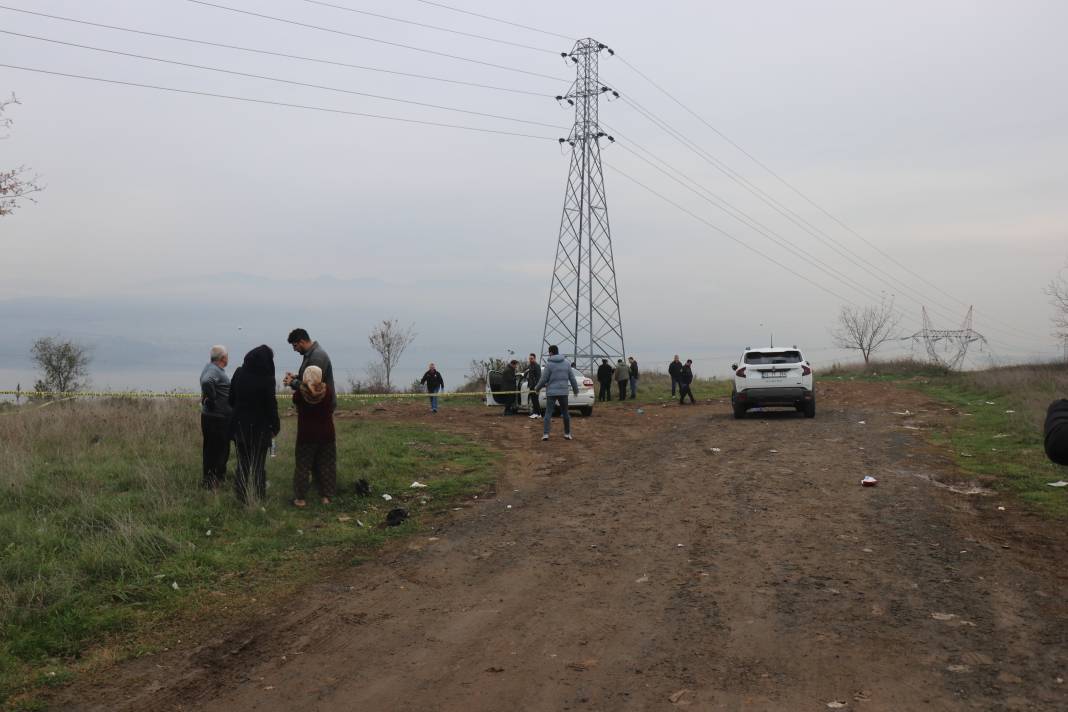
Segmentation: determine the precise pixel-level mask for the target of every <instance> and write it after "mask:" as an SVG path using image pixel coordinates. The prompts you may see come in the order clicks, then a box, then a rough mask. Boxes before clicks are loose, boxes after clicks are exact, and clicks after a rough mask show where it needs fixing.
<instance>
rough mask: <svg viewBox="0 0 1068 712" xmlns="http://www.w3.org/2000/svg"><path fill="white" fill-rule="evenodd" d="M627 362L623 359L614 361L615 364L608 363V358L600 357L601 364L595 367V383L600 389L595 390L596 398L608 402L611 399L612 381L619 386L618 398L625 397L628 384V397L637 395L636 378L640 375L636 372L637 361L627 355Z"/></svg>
mask: <svg viewBox="0 0 1068 712" xmlns="http://www.w3.org/2000/svg"><path fill="white" fill-rule="evenodd" d="M627 361H628V362H629V364H628V363H623V359H619V360H617V361H616V365H615V366H614V367H613V366H612V364H610V363H608V359H606V358H603V359H601V365H600V366H598V367H597V383H598V384H600V386H601V387H600V390H599V391H598V392H597V400H599V401H604V402H608V401H610V400H612V381H615V382H616V383H617V384H618V386H619V400H626V399H627V386H628V385H629V386H630V397H631V398H637V397H638V379H639V378H640V375H639V373H638V362H637V361H635V360H634V357H633V356H628V357H627Z"/></svg>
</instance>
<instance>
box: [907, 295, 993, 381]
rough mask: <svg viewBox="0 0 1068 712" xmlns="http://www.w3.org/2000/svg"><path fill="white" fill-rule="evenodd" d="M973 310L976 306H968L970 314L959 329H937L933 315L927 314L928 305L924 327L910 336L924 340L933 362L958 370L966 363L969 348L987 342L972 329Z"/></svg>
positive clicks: (924, 312)
mask: <svg viewBox="0 0 1068 712" xmlns="http://www.w3.org/2000/svg"><path fill="white" fill-rule="evenodd" d="M973 310H974V307H969V308H968V314H967V316H965V317H964V323H963V324H961V327H960V328H959V329H935V328H933V327H932V326H931V317H929V316H928V315H927V307H924V308H923V328H922V329H921V330H920V331H917V332H916V333H915V334H913V335H912V336H911V337H910V338H911V339H913V341H920V340H922V341H923V343H924V345H925V346H926V347H927V356H928V357H929V358H930V359H931V361H932V362H933V363H937V364H941V365H943V366H945V367H946V368H948V369H950V370H951V371H956V370H957V369H959V368H960V367H961V366H962V365H963V364H964V357H965V356H967V355H968V348H969V347H970V346H971V345H972V344H974V343H976V342H978V343H979V346H980V348H982V346H984V345H985V344H986V337H985V336H983V335H982V334H980V333H979V332H978V331H975V330H974V329H972V312H973ZM939 343H941V344H942V345H943V351H945V352H946V355H945V356H942V355H940V354H939V353H938V344H939ZM953 349H955V352H954V351H953Z"/></svg>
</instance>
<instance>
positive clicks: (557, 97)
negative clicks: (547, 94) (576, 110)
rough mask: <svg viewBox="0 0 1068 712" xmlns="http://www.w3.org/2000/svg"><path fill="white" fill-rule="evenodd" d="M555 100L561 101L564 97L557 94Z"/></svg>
mask: <svg viewBox="0 0 1068 712" xmlns="http://www.w3.org/2000/svg"><path fill="white" fill-rule="evenodd" d="M556 100H557V101H563V100H564V97H562V96H561V95H559V94H557V95H556Z"/></svg>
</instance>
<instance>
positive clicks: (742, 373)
mask: <svg viewBox="0 0 1068 712" xmlns="http://www.w3.org/2000/svg"><path fill="white" fill-rule="evenodd" d="M734 375H735V376H737V377H738V378H745V366H742V367H741V368H739V369H738V370H737V371H735V372H734Z"/></svg>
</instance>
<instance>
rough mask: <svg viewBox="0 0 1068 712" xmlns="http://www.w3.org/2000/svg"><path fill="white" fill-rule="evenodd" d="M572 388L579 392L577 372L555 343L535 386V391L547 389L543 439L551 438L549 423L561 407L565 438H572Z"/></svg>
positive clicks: (550, 348)
mask: <svg viewBox="0 0 1068 712" xmlns="http://www.w3.org/2000/svg"><path fill="white" fill-rule="evenodd" d="M569 386H570V390H571V391H572V392H573V393H574V394H575V395H576V396H577V395H578V392H579V387H578V380H576V379H575V372H574V371H572V370H571V364H570V363H568V360H567V359H566V358H564V357H563V356H561V355H560V347H559V346H556V345H555V344H554V345H552V346H550V347H549V359H548V360H547V361H546V362H545V367H544V368H542V369H541V378H539V379H538V383H537V385H536V386H534V390H535V392H537V391H540V390H541V389H542V388H544V389H545V401H546V402H545V419H544V420H543V421H542V422H543V423H544V427H543V428H542V435H541V439H542V440H548V439H549V424H550V423H552V419H553V411H554V410H555V409H556V408H560V415H561V416H563V418H564V440H571V439H572V438H571V414H570V413H568V412H567V391H568V387H569Z"/></svg>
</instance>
